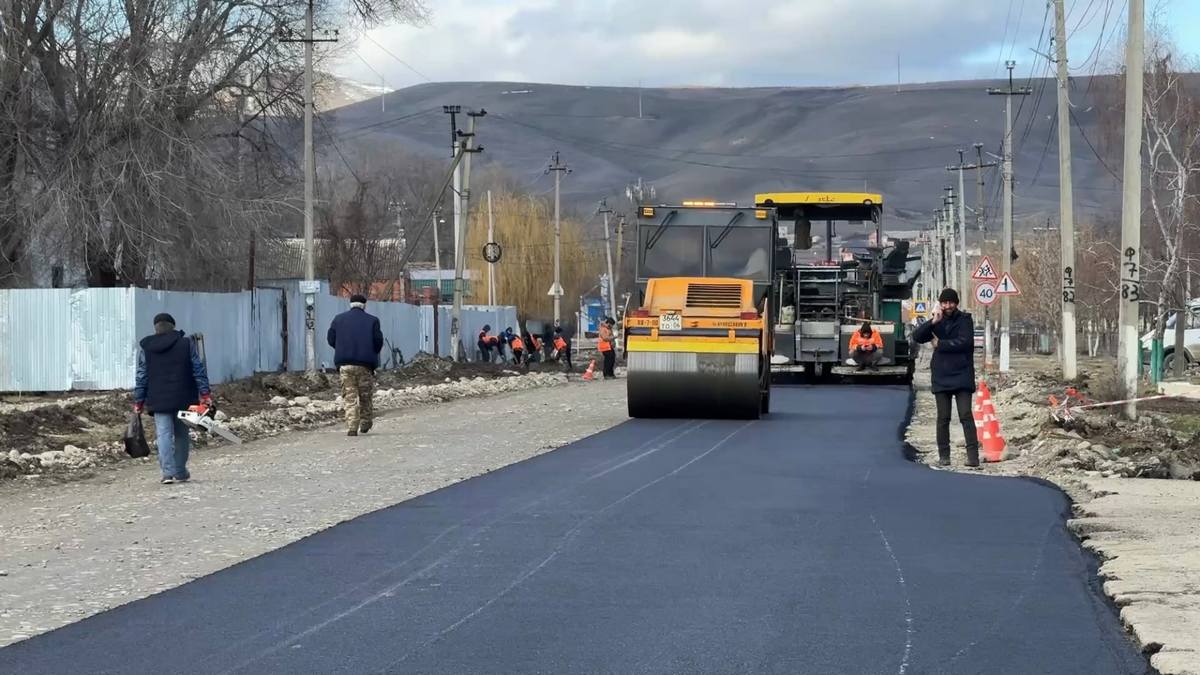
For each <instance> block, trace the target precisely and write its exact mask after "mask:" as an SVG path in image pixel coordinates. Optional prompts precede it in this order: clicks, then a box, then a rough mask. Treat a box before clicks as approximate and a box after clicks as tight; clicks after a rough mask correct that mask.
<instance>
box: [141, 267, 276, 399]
mask: <svg viewBox="0 0 1200 675" xmlns="http://www.w3.org/2000/svg"><path fill="white" fill-rule="evenodd" d="M133 297H134V317H135V325H136V326H137V330H138V333H139V335H147V334H149V333H150V332H151V331H152V330H154V323H153V321H154V315H155V314H158V313H159V312H167V313H169V314H170V315H171V316H172V317H174V319H175V326H176V327H177V328H178V329H179V330H182V331H184V332H185V333H187V334H188V335H193V334H196V333H200V334H202V335H203V336H204V353H205V358H206V361H207V363H208V378H209V380H210V381H211V382H213V383H220V382H229V381H232V380H236V379H239V378H242V377H249V376H250V375H252V374H254V371H255V367H256V366H257V365H258V364H257V361H258V357H257V353H258V352H257V338H258V336H257V335H256V334H255V333H254V331H253V325H254V312H253V305H252V302H251V294H250V293H182V292H166V291H149V290H143V289H136V290H134V296H133Z"/></svg>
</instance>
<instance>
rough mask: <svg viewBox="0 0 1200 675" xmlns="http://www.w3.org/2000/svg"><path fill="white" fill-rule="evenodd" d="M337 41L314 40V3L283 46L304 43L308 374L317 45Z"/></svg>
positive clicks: (312, 329)
mask: <svg viewBox="0 0 1200 675" xmlns="http://www.w3.org/2000/svg"><path fill="white" fill-rule="evenodd" d="M336 36H337V31H334V37H324V38H314V37H313V0H308V3H307V4H306V5H305V7H304V37H293V36H292V35H291V33H290V32H288V33H286V34H285V36H284V37H283V38H281V40H282V41H283V42H303V43H304V281H305V282H306V284H305V289H304V370H305V371H307V372H309V373H315V372H316V370H317V335H316V326H317V317H316V302H317V298H316V293H315V291H314V290H313V284H314V283H316V278H317V275H316V263H315V262H314V253H313V247H314V245H315V242H314V241H313V199H314V195H315V194H316V168H315V165H314V164H313V160H314V157H313V108H314V107H315V103H314V101H313V45H314V44H315V43H317V42H337V37H336Z"/></svg>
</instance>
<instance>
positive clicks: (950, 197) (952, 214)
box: [943, 185, 962, 292]
mask: <svg viewBox="0 0 1200 675" xmlns="http://www.w3.org/2000/svg"><path fill="white" fill-rule="evenodd" d="M955 201H957V200H956V198H955V195H954V186H952V185H947V186H946V198H945V199H944V200H943V203H944V204H945V206H946V239H947V246H946V248H948V249H949V250H950V261H949V273H950V276H949V279H950V283H949V284H947V285H948V286H950V287H951V288H953V289H955V290H957V291H959V292H961V291H962V286H961V284H960V281H961V280H960V279H959V278H958V253H957V252H956V250H955V249H956V248H957V245H956V241H955V235H956V233H955V230H954V221H955V219H956V218H957V212H956V211H955V210H954V202H955Z"/></svg>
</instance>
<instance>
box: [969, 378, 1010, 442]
mask: <svg viewBox="0 0 1200 675" xmlns="http://www.w3.org/2000/svg"><path fill="white" fill-rule="evenodd" d="M972 412H973V413H974V414H975V434H976V436H977V437H978V438H979V446H980V447H979V450H980V455H981V457H980V459H982V460H983V461H985V462H999V461H1000V457H1001V455H1003V454H1004V448H1005V446H1006V445H1007V442H1006V441H1005V440H1004V436H1003V434H1001V433H1000V418H998V417H996V406H994V405H993V404H992V392H991V390H989V389H988V386H987V382H983V381H980V383H979V391H978V392H976V394H975V405H974V406H972Z"/></svg>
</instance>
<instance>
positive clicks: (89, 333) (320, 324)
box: [0, 283, 517, 392]
mask: <svg viewBox="0 0 1200 675" xmlns="http://www.w3.org/2000/svg"><path fill="white" fill-rule="evenodd" d="M322 291H323V292H322V293H319V294H318V295H317V302H316V305H315V315H316V326H317V362H318V364H319V365H320V366H321V367H322V368H331V367H332V366H333V349H332V348H331V347H329V345H328V343H327V342H326V339H325V333H326V330H327V329H328V327H329V322H330V321H332V320H333V317H334V316H335V315H337V314H338V313H340V312H343V311H346V310H347V309H349V306H350V305H349V301H348V300H346V299H345V298H340V297H335V296H332V295H329V293H328V288H327V287H324V286H323V288H322ZM438 310H439V311H438V314H439V317H438V318H439V330H438V331H437V337H438V345H437V351H438V353H440V354H448V353H449V351H450V308H449V307H439V308H438ZM367 311H369V312H370V313H372V314H374V315H375V316H378V317H379V321H380V324H381V328H382V329H383V336H384V341H385V344H384V353H383V355H382V361H383V364H382V365H383V367H385V368H386V367H391V366H393V365H396V364H398V363H400V362H401V361H402V360H408V359H411V358H412V357H413V355H414V354H416V353H417V352H418V351H426V352H433V351H434V349H433V340H434V330H433V307H428V306H427V307H418V306H415V305H408V304H404V303H399V302H372V303H370V304H369V305H368V308H367ZM159 312H168V313H170V314H171V315H172V316H173V317H174V318H175V321H176V324H177V325H178V327H179V328H180V330H183V331H186V332H187V333H188V334H199V335H203V336H204V350H205V357H206V360H207V362H208V374H209V379H210V380H212V381H213V382H214V383H220V382H228V381H230V380H235V379H238V378H242V377H248V376H250V375H252V374H253V373H255V372H269V371H281V370H285V369H286V370H303V368H304V296H303V295H302V294H301V293H300V288H299V284H298V283H287V284H282V285H279V286H276V287H270V288H259V289H256V290H255V291H253V292H251V291H245V292H241V293H185V292H175V291H152V290H145V289H138V288H88V289H79V290H70V289H10V290H0V391H3V392H12V391H29V392H40V391H69V390H73V389H88V390H104V389H123V388H129V387H132V386H133V378H134V373H135V371H136V367H137V349H138V346H137V343H138V340H140V339H141V338H142V337H144V336H145V335H147V334H148V333H149V332H150V331H151V330H152V321H153V318H154V315H155V314H158V313H159ZM484 324H491V325H492V326H493V327H494V328H495V327H501V328H503V327H505V326H513V327H514V328H515V327H516V325H517V315H516V309H515V308H513V307H467V308H464V310H463V328H462V334H463V336H464V342H466V345H465V346H466V347H467V353H468V354H472V353H474V349H473V348H472V345H473V343H474V339H473V336H474V335H475V333H476V332H478V330H479V329H480V328H481V327H482V326H483V325H484Z"/></svg>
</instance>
